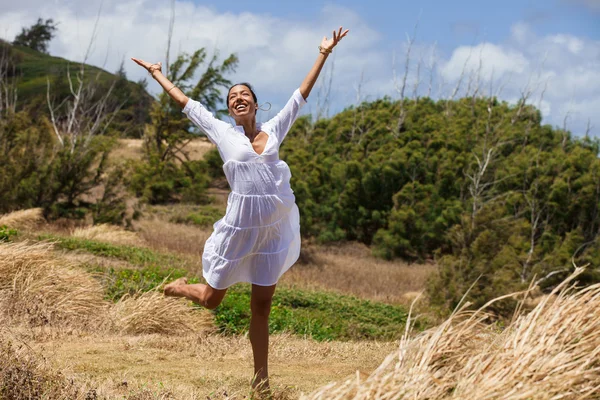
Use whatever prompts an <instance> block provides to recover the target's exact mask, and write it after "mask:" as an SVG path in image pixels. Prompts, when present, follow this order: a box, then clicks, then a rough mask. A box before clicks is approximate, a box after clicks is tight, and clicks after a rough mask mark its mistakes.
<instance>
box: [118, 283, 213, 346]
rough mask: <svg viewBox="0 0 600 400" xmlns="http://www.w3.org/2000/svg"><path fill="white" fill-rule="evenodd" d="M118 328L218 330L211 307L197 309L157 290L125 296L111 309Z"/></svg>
mask: <svg viewBox="0 0 600 400" xmlns="http://www.w3.org/2000/svg"><path fill="white" fill-rule="evenodd" d="M111 317H112V320H113V323H114V325H115V327H116V329H117V330H118V331H119V332H121V333H125V334H134V335H137V334H145V333H161V334H167V335H169V334H174V335H181V334H184V333H188V332H198V331H205V332H211V331H213V330H214V327H215V325H214V323H213V316H212V313H211V312H210V311H208V310H204V309H202V310H199V309H194V308H192V307H190V306H189V305H187V303H186V302H185V301H183V300H180V299H174V298H168V297H165V296H164V295H163V294H162V293H158V292H155V291H151V292H146V293H140V294H138V295H136V296H127V295H125V296H123V298H122V299H121V300H119V302H118V303H117V304H115V306H114V307H113V308H112V309H111Z"/></svg>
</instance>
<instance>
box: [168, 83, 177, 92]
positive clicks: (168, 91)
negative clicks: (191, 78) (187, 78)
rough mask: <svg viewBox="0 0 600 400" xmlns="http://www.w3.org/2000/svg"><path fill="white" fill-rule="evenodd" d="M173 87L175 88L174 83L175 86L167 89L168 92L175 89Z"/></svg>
mask: <svg viewBox="0 0 600 400" xmlns="http://www.w3.org/2000/svg"><path fill="white" fill-rule="evenodd" d="M173 89H175V85H173V86H172V87H171V89H169V90H167V93H169V92H170V91H171V90H173Z"/></svg>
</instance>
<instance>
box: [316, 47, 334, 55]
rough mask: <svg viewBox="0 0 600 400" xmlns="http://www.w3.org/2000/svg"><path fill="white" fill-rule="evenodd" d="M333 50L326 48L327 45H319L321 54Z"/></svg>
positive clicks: (329, 52)
mask: <svg viewBox="0 0 600 400" xmlns="http://www.w3.org/2000/svg"><path fill="white" fill-rule="evenodd" d="M332 51H333V50H331V49H326V48H325V47H322V46H319V53H321V54H331V52H332Z"/></svg>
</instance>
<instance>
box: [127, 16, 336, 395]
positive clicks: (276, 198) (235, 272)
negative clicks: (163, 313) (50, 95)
mask: <svg viewBox="0 0 600 400" xmlns="http://www.w3.org/2000/svg"><path fill="white" fill-rule="evenodd" d="M347 33H348V30H347V29H346V30H345V31H343V32H342V28H341V27H340V28H339V31H337V32H336V31H333V38H331V39H328V38H326V37H324V38H323V40H322V41H321V45H320V46H319V55H318V57H317V60H316V61H315V63H314V65H313V67H312V68H311V70H310V72H309V73H308V75H307V76H306V78H305V79H304V81H303V82H302V84H301V85H300V88H299V89H297V90H296V91H295V92H294V94H293V95H292V97H291V99H290V100H289V101H288V102H287V104H286V105H285V107H284V108H283V110H281V112H279V113H278V114H277V115H276V116H275V117H274V118H272V119H271V120H269V121H268V122H266V123H264V124H259V123H257V122H256V112H257V111H258V103H257V98H256V95H255V93H254V91H253V90H252V88H251V87H250V85H249V84H247V83H242V84H236V85H233V86H232V87H231V88H230V89H229V92H228V94H227V108H228V110H229V114H230V115H231V117H233V119H234V120H235V123H236V126H232V125H231V124H229V123H226V122H223V121H220V120H218V119H216V118H214V117H213V115H212V114H211V113H210V112H209V111H207V110H206V109H205V108H204V107H203V106H202V104H200V103H199V102H197V101H195V100H191V99H188V98H187V96H186V95H185V94H183V92H181V90H179V89H178V88H177V87H175V85H173V84H172V83H171V82H169V80H168V79H167V78H165V76H164V75H163V74H162V73H161V64H160V63H157V64H150V63H148V62H145V61H142V60H139V59H135V58H132V60H133V61H135V62H136V63H138V64H139V65H141V66H142V67H144V68H146V69H147V70H148V72H149V73H150V74H151V75H152V77H153V78H154V79H156V80H157V81H158V83H159V84H160V85H161V86H162V87H163V89H165V90H166V91H167V92H168V93H169V95H170V96H171V97H172V98H173V100H175V101H176V102H177V103H178V104H179V105H180V106H181V107H183V112H184V113H185V114H186V115H187V116H188V118H189V119H190V120H191V121H192V122H194V123H195V124H196V125H197V126H199V127H200V128H201V129H202V130H203V131H204V132H205V133H206V135H207V136H208V138H209V139H210V140H211V141H212V142H213V143H214V144H215V145H216V146H217V148H218V150H219V153H220V155H221V158H222V159H223V162H224V165H223V169H224V171H225V175H226V176H227V181H228V182H229V185H230V187H231V193H230V194H229V198H228V201H227V211H226V213H225V217H224V218H223V219H221V220H219V221H217V222H216V223H215V224H214V232H213V233H212V235H211V236H210V238H209V239H208V240H207V241H206V244H205V247H204V253H203V256H202V265H203V275H204V278H205V279H206V282H207V284H206V285H204V284H187V279H186V278H180V279H178V280H176V281H174V282H172V283H170V284H168V285H166V286H165V289H164V293H165V295H167V296H174V297H185V298H187V299H189V300H192V301H194V302H195V303H198V304H200V305H202V306H204V307H206V308H209V309H214V308H215V307H217V306H218V305H219V304H220V303H221V301H222V300H223V297H224V296H225V293H226V292H227V288H228V287H229V286H231V285H233V284H234V283H237V282H250V283H252V295H251V301H250V308H251V311H252V318H251V321H250V342H251V343H252V351H253V354H254V373H255V375H254V379H253V381H252V386H253V387H255V388H260V389H268V387H269V378H268V377H269V374H268V348H269V313H270V310H271V300H272V298H273V293H274V292H275V285H276V284H277V281H278V280H279V278H280V277H281V275H282V274H283V273H284V272H285V271H286V270H287V269H289V268H290V267H291V266H292V264H294V262H296V260H297V259H298V256H299V254H300V223H299V214H298V207H297V206H296V204H295V202H294V201H295V198H294V195H293V192H292V189H291V188H290V177H291V174H290V170H289V167H288V166H287V164H286V163H285V162H284V161H281V160H280V159H279V146H280V145H281V142H282V141H283V139H284V138H285V135H286V134H287V132H288V131H289V129H290V127H291V126H292V124H293V123H294V121H295V120H296V118H297V116H298V112H299V111H300V108H301V107H302V106H303V105H304V104H305V103H306V99H307V98H308V95H309V94H310V92H311V90H312V88H313V86H314V84H315V82H316V80H317V78H318V76H319V74H320V72H321V69H322V67H323V65H324V64H325V61H326V60H327V56H328V55H329V54H330V53H331V51H332V50H333V48H334V47H335V46H336V45H337V43H338V42H339V41H340V40H341V39H342V38H343V37H344V36H346V34H347Z"/></svg>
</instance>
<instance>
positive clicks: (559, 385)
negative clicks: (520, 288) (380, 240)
mask: <svg viewBox="0 0 600 400" xmlns="http://www.w3.org/2000/svg"><path fill="white" fill-rule="evenodd" d="M578 273H580V271H577V272H576V273H575V274H574V275H572V276H571V277H570V278H569V279H568V280H566V281H565V282H564V283H563V284H562V285H561V286H560V287H559V288H557V290H555V292H554V295H553V296H549V297H546V298H544V300H542V301H541V302H540V303H539V304H538V305H537V306H536V307H535V308H534V309H533V311H531V312H530V313H528V314H525V313H524V312H523V311H522V309H518V310H517V311H516V313H515V317H514V319H513V321H512V322H510V323H509V325H508V326H507V327H506V328H505V329H503V330H499V329H498V328H494V327H493V326H490V325H488V324H485V323H484V321H485V320H486V319H487V318H488V315H487V314H486V309H485V307H484V308H482V309H480V310H478V311H476V312H468V311H466V310H465V309H464V308H463V309H461V310H459V311H458V312H456V313H455V314H454V315H452V316H451V317H450V318H449V319H448V320H446V321H445V322H444V323H442V324H441V325H440V326H438V327H436V328H434V329H431V330H429V331H426V332H424V333H423V334H421V335H419V336H417V337H415V338H414V339H409V338H408V333H409V332H407V333H406V335H405V337H404V338H403V339H402V341H401V343H400V348H399V350H398V351H397V352H394V353H392V354H391V355H389V356H388V357H387V358H386V360H385V361H384V362H383V363H382V364H381V365H380V366H379V368H378V369H377V370H376V371H375V372H373V373H372V374H371V375H370V376H369V377H367V378H366V379H364V380H361V379H360V377H359V376H356V377H354V378H352V379H349V380H347V381H346V382H343V383H340V384H336V383H334V384H330V385H327V386H325V387H323V388H321V389H320V390H317V391H315V392H313V393H312V394H311V395H309V396H305V397H304V398H305V399H325V398H327V399H334V398H335V399H349V398H352V399H383V398H385V399H392V398H394V399H403V398H411V399H432V400H433V399H517V400H518V399H557V398H565V399H572V398H578V399H580V398H597V396H598V393H599V390H600V284H597V285H594V286H590V287H588V288H585V289H581V290H575V288H574V287H573V286H569V285H570V282H571V281H572V280H573V279H575V277H576V276H577V274H578ZM505 297H506V296H504V298H505ZM500 299H501V298H499V299H497V300H500ZM497 300H496V301H497ZM489 304H491V303H488V306H489Z"/></svg>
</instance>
